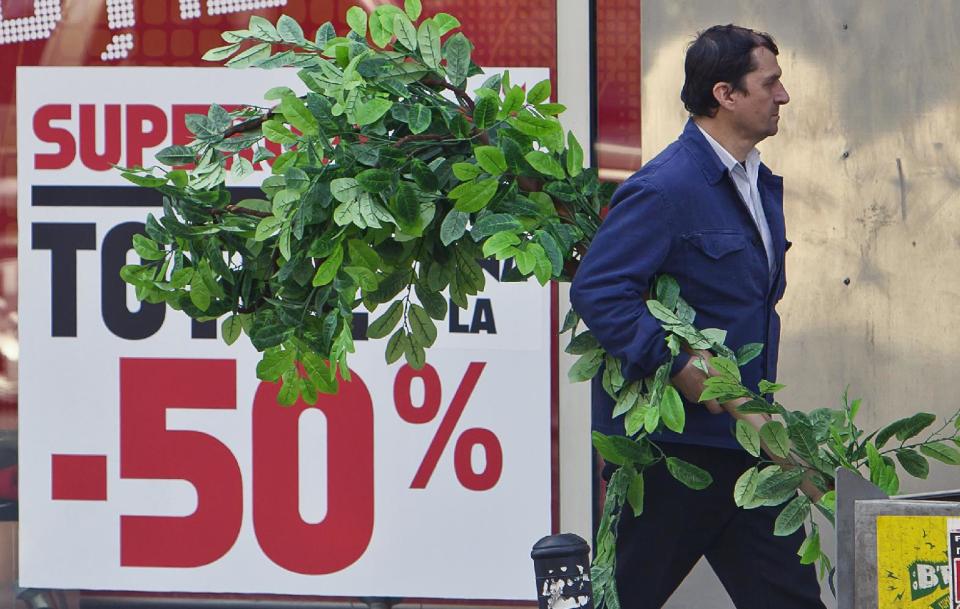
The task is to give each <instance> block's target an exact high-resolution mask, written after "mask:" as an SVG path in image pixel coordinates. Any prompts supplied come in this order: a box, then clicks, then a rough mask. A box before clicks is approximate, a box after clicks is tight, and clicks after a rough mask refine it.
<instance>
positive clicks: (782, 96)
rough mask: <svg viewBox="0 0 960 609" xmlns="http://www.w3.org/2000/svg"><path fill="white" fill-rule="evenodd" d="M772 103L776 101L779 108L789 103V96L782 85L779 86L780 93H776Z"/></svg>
mask: <svg viewBox="0 0 960 609" xmlns="http://www.w3.org/2000/svg"><path fill="white" fill-rule="evenodd" d="M774 101H776V102H777V103H778V104H780V105H781V106H782V105H783V104H786V103H788V102H789V101H790V94H789V93H787V88H786V87H784V86H783V85H780V91H779V92H778V93H777V95H776V97H775V98H774Z"/></svg>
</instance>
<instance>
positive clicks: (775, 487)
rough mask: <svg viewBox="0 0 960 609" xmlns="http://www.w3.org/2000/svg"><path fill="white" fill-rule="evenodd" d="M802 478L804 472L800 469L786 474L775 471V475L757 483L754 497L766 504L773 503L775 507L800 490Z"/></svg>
mask: <svg viewBox="0 0 960 609" xmlns="http://www.w3.org/2000/svg"><path fill="white" fill-rule="evenodd" d="M803 476H804V472H803V470H801V469H793V470H790V471H786V472H785V471H778V470H775V473H773V474H772V475H770V476H769V477H768V478H766V479H764V480H761V481H759V482H758V484H757V492H756V496H757V498H759V499H764V500H767V501H768V502H775V503H774V504H775V505H776V504H779V503H783V502H784V501H786V500H787V499H789V498H790V497H791V496H792V495H793V494H794V493H796V492H797V489H798V488H800V484H801V483H802V482H803Z"/></svg>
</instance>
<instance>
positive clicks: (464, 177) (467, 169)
mask: <svg viewBox="0 0 960 609" xmlns="http://www.w3.org/2000/svg"><path fill="white" fill-rule="evenodd" d="M452 169H453V175H454V176H456V178H457V179H458V180H460V181H461V182H467V181H469V180H472V179H474V178H475V177H477V176H479V175H480V174H481V173H483V171H481V169H480V167H478V166H476V165H474V164H473V163H454V164H453V167H452Z"/></svg>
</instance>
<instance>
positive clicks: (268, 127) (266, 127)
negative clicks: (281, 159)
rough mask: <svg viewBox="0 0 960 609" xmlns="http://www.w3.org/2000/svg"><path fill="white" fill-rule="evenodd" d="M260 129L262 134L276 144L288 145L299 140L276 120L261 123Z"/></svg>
mask: <svg viewBox="0 0 960 609" xmlns="http://www.w3.org/2000/svg"><path fill="white" fill-rule="evenodd" d="M261 129H262V130H263V136H264V137H265V138H267V139H268V140H270V141H271V142H274V143H276V144H282V145H290V144H296V143H297V142H298V141H299V140H298V139H297V136H295V135H294V134H293V132H292V131H290V130H289V129H287V128H286V127H284V126H283V123H281V122H280V121H278V120H270V121H267V122H265V123H263V125H262V127H261Z"/></svg>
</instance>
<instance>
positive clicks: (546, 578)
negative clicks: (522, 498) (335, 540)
mask: <svg viewBox="0 0 960 609" xmlns="http://www.w3.org/2000/svg"><path fill="white" fill-rule="evenodd" d="M530 558H532V559H533V570H534V572H535V573H536V577H537V602H538V603H539V604H540V609H575V608H578V609H593V587H592V586H591V584H590V546H589V545H588V544H587V542H586V541H585V540H584V539H583V538H582V537H580V536H579V535H574V534H573V533H561V534H559V535H549V536H547V537H544V538H543V539H541V540H540V541H538V542H537V543H535V544H534V545H533V550H531V552H530Z"/></svg>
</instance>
